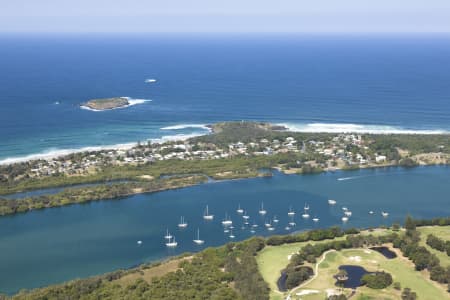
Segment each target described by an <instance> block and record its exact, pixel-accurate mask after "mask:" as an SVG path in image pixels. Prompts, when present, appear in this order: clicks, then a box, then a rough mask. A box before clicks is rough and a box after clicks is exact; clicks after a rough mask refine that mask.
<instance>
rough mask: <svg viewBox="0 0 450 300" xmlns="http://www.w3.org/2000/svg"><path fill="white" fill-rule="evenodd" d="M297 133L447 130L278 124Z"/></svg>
mask: <svg viewBox="0 0 450 300" xmlns="http://www.w3.org/2000/svg"><path fill="white" fill-rule="evenodd" d="M277 125H280V126H284V127H286V128H287V129H288V130H289V131H295V132H325V133H372V134H445V133H449V131H446V130H438V129H435V130H427V129H422V130H413V129H404V128H400V127H394V126H388V125H363V124H339V123H307V124H294V123H284V124H277Z"/></svg>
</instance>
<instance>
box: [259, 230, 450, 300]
mask: <svg viewBox="0 0 450 300" xmlns="http://www.w3.org/2000/svg"><path fill="white" fill-rule="evenodd" d="M441 229H442V230H444V231H445V227H442V228H438V230H439V231H440V230H441ZM384 233H387V231H385V232H384ZM378 234H383V233H382V232H379V233H378ZM434 234H436V235H438V233H437V232H434ZM447 234H448V233H447ZM439 236H440V237H442V238H444V236H442V235H439ZM307 243H309V242H304V243H294V244H286V245H281V246H268V247H266V248H265V249H263V250H262V251H261V252H260V253H259V254H258V256H257V262H258V266H259V270H260V272H261V274H262V276H263V278H264V280H265V281H266V282H267V283H268V284H269V286H270V288H271V291H272V292H271V299H284V298H285V296H286V295H283V293H280V292H278V289H277V286H276V281H277V280H278V278H279V276H280V271H281V270H282V269H283V268H284V267H286V265H287V264H288V263H289V260H288V256H289V255H291V254H292V253H295V252H297V251H298V250H299V249H300V248H301V247H302V246H304V245H306V244H307ZM311 243H312V242H311ZM319 243H321V242H319ZM397 254H398V255H401V253H400V252H397ZM319 260H320V259H319ZM343 264H353V265H360V266H363V267H364V268H366V270H368V271H377V270H385V271H387V272H389V273H391V275H392V276H393V278H394V282H400V283H401V286H402V288H404V287H409V288H411V289H412V290H413V291H414V292H416V293H417V295H418V299H427V300H428V299H429V300H434V299H450V297H449V295H448V293H447V292H446V291H445V287H443V286H440V285H438V284H437V283H434V282H432V281H431V280H429V279H428V275H427V274H425V273H420V272H417V271H415V269H414V266H413V264H412V263H411V262H410V261H409V260H407V259H406V258H403V257H401V256H399V257H397V258H395V259H386V258H385V257H384V256H383V255H381V254H380V253H378V252H376V251H373V250H367V249H348V250H342V251H339V252H337V251H334V252H329V253H328V254H327V255H326V257H325V259H324V261H323V262H322V263H321V264H320V265H319V274H318V277H317V278H315V279H314V280H312V281H311V282H310V283H308V284H306V285H305V286H304V287H302V289H299V290H298V291H296V292H300V291H301V290H316V291H318V293H317V294H310V295H303V296H302V297H301V299H305V300H323V299H325V298H326V294H327V293H326V291H327V289H336V287H335V285H334V283H335V280H334V278H333V275H335V274H336V273H337V270H338V267H339V266H340V265H343ZM346 293H347V294H350V291H346ZM294 295H295V294H294ZM296 297H297V296H294V297H293V299H296ZM352 299H361V300H362V299H400V292H399V291H397V290H395V289H394V288H393V287H392V286H391V287H388V288H386V289H384V290H372V289H370V288H367V287H360V288H358V289H357V294H356V295H355V296H353V297H352Z"/></svg>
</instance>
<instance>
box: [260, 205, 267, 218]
mask: <svg viewBox="0 0 450 300" xmlns="http://www.w3.org/2000/svg"><path fill="white" fill-rule="evenodd" d="M266 213H267V210H265V209H264V203H262V202H261V209H260V210H259V214H260V215H261V216H264V215H265V214H266Z"/></svg>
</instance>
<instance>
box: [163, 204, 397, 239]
mask: <svg viewBox="0 0 450 300" xmlns="http://www.w3.org/2000/svg"><path fill="white" fill-rule="evenodd" d="M328 204H329V205H330V206H335V205H336V204H337V201H336V200H332V199H330V200H328ZM342 212H343V216H342V217H341V221H342V222H343V223H346V222H348V220H349V219H350V217H351V216H352V212H351V211H350V210H349V209H348V208H347V207H345V206H343V207H342ZM236 213H237V216H238V217H239V218H241V219H242V222H241V224H242V227H241V229H243V230H244V229H250V233H252V234H254V233H255V232H256V229H257V228H258V227H259V225H258V224H257V222H256V220H254V221H253V222H251V224H250V219H251V217H250V215H249V214H248V213H247V211H246V210H245V209H243V208H241V205H240V204H239V205H238V207H237V209H236ZM257 214H258V215H259V216H260V217H261V218H263V219H264V227H265V228H266V230H268V231H274V230H275V229H276V226H277V225H278V224H279V222H280V219H279V218H278V217H277V216H276V215H273V216H271V217H268V211H267V210H266V209H265V208H264V203H261V206H260V207H259V210H258V212H257ZM369 214H370V215H373V214H374V212H373V211H369ZM381 214H382V216H383V217H384V218H387V217H388V216H389V214H388V213H387V212H385V211H382V212H381ZM287 216H288V223H287V224H286V226H285V227H284V229H285V230H286V231H289V230H292V229H293V228H294V227H295V226H296V225H297V224H296V222H295V216H296V212H295V210H294V209H293V208H292V206H291V207H289V210H288V211H287ZM301 218H302V219H303V220H304V221H307V220H309V219H310V218H311V213H310V207H309V205H308V204H307V203H305V205H304V207H303V212H302V214H301ZM203 219H204V220H205V221H213V220H214V215H213V214H211V213H210V211H209V208H208V206H206V208H205V211H204V213H203ZM311 219H312V221H313V222H314V223H318V222H319V221H320V219H319V217H318V216H317V215H314V217H313V218H311ZM221 224H222V226H223V232H224V233H225V234H227V235H228V237H229V238H230V239H234V238H235V237H236V236H235V235H234V234H233V229H235V227H234V226H233V224H234V223H233V220H232V219H231V217H230V215H228V213H225V217H224V218H223V219H222V220H221ZM187 227H188V223H187V222H186V220H185V218H184V217H183V216H182V217H181V218H180V222H179V223H178V228H180V229H185V228H187ZM164 239H165V241H166V243H165V244H166V246H167V247H169V248H173V247H176V246H178V243H177V241H176V240H175V237H174V236H173V235H172V234H170V233H169V231H168V230H167V231H166V235H165V236H164ZM192 241H193V242H194V243H195V244H197V245H203V244H204V243H205V241H204V240H202V239H200V229H199V228H197V232H196V235H195V237H194V239H193V240H192Z"/></svg>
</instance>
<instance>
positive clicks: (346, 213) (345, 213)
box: [344, 210, 352, 217]
mask: <svg viewBox="0 0 450 300" xmlns="http://www.w3.org/2000/svg"><path fill="white" fill-rule="evenodd" d="M344 215H346V216H347V217H351V216H352V212H351V211H349V210H346V211H344Z"/></svg>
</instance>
